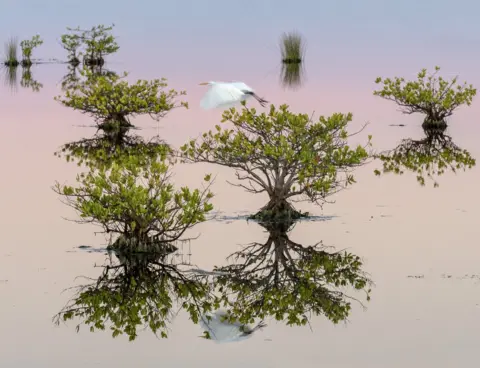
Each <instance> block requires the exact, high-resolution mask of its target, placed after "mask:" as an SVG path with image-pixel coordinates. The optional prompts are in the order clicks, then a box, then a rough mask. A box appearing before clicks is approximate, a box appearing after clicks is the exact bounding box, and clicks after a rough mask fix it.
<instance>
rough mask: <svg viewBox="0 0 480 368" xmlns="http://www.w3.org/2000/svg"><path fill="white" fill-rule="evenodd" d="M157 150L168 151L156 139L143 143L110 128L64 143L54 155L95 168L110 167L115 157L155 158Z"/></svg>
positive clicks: (139, 139) (161, 142) (134, 136)
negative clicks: (91, 135) (89, 136)
mask: <svg viewBox="0 0 480 368" xmlns="http://www.w3.org/2000/svg"><path fill="white" fill-rule="evenodd" d="M117 128H118V127H117ZM159 149H162V150H163V149H165V150H169V146H168V145H167V144H166V143H165V142H164V141H163V140H161V139H159V138H158V137H156V138H153V139H151V140H149V141H145V140H144V139H143V138H142V137H140V136H136V135H133V134H125V133H124V132H123V131H122V132H116V131H115V127H112V130H107V131H106V132H104V133H103V134H98V133H97V134H96V135H95V136H94V137H93V138H85V139H81V140H78V141H74V142H69V143H66V144H64V145H63V146H62V147H61V148H60V150H59V151H57V152H55V153H54V155H55V156H57V157H60V158H61V157H63V158H65V160H66V161H67V162H76V163H77V164H78V166H81V165H86V166H89V167H92V168H95V167H98V166H99V165H104V166H110V165H111V164H112V163H113V162H115V161H116V159H117V157H121V156H124V155H136V156H140V157H144V156H150V157H155V156H156V155H157V151H158V150H159Z"/></svg>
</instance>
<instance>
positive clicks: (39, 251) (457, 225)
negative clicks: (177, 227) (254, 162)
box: [0, 0, 480, 368]
mask: <svg viewBox="0 0 480 368" xmlns="http://www.w3.org/2000/svg"><path fill="white" fill-rule="evenodd" d="M92 9H93V10H92ZM478 10H479V5H478V3H477V2H474V1H458V2H455V3H454V2H451V1H435V2H434V1H422V2H419V1H413V0H409V1H403V2H385V1H379V0H378V1H362V2H358V1H343V2H329V3H326V2H323V3H321V2H318V3H315V2H311V1H300V2H298V1H297V2H286V1H273V0H271V1H250V2H247V1H244V2H240V3H237V2H235V3H234V2H227V1H224V2H220V1H206V2H197V1H193V0H192V1H183V2H180V1H179V2H153V1H138V2H136V3H135V4H134V5H132V4H131V3H126V2H123V3H122V2H118V1H117V2H113V1H104V2H99V1H96V2H93V1H90V0H86V1H82V2H73V1H64V2H58V1H53V0H50V1H47V0H45V1H42V2H37V1H33V0H31V1H22V2H17V1H3V2H2V12H1V14H0V34H2V35H5V39H6V37H7V36H9V35H12V36H13V35H17V36H18V37H19V38H27V37H30V36H32V35H33V34H35V33H39V34H40V35H41V36H42V37H43V38H44V40H45V43H44V44H43V45H42V46H41V47H40V48H39V49H38V53H37V54H36V55H35V57H38V58H44V59H48V58H51V57H56V58H62V57H64V55H65V53H64V51H63V50H62V49H61V47H60V46H59V44H58V40H59V37H60V34H61V33H62V32H63V31H64V29H65V27H66V26H76V25H81V26H85V27H88V26H91V25H94V24H98V23H104V24H109V23H111V22H114V23H115V24H116V28H115V34H117V35H118V37H119V38H118V41H119V43H120V46H121V48H120V50H119V52H118V54H116V55H114V56H112V57H111V58H109V59H108V61H109V65H108V67H109V68H111V69H113V70H115V71H118V72H121V71H123V70H127V71H130V72H131V75H130V77H129V78H130V79H132V80H134V79H137V78H146V79H151V78H157V77H162V76H165V77H167V78H168V79H169V83H170V85H171V86H172V87H174V88H178V89H186V90H187V92H188V96H187V98H188V101H190V104H191V108H190V109H189V110H186V111H180V110H179V111H175V112H172V113H171V114H170V115H169V116H168V117H167V118H166V119H164V120H163V121H162V122H161V127H162V129H161V132H162V134H163V135H164V136H165V137H166V139H168V140H169V141H170V142H171V143H172V144H174V145H179V144H181V143H184V142H185V140H186V139H187V138H189V137H193V136H196V135H197V134H199V133H201V132H203V131H205V130H206V129H209V128H211V127H213V125H214V124H216V123H218V120H219V117H220V114H221V112H219V111H208V112H207V111H201V110H200V109H199V107H198V101H199V100H200V97H201V95H202V94H203V93H204V91H205V90H204V89H203V88H202V87H200V86H198V83H200V82H204V81H208V80H231V79H236V80H241V81H244V82H246V83H247V84H249V85H251V86H252V87H253V88H255V89H256V90H257V91H258V92H259V94H260V95H261V96H264V97H265V98H266V99H267V100H269V101H271V102H273V103H276V104H279V103H283V102H288V103H289V104H290V105H291V106H292V109H294V110H295V111H302V112H309V113H310V112H312V111H315V112H316V113H317V114H330V113H332V112H335V111H342V112H347V111H352V112H353V113H354V122H355V123H354V124H356V125H355V126H360V124H361V123H363V122H365V121H370V123H371V124H370V125H369V127H368V129H369V130H368V131H366V132H365V135H366V134H372V135H373V136H374V143H375V144H376V145H377V147H378V148H379V149H389V148H390V149H391V148H392V147H395V145H396V144H398V142H399V140H400V139H402V138H405V137H414V138H415V137H416V138H420V137H422V135H423V132H422V130H421V128H420V126H419V123H421V120H422V118H421V117H418V116H414V115H412V116H405V115H401V114H400V113H398V112H397V111H396V107H395V106H394V105H393V104H391V103H389V102H388V101H382V100H379V99H378V98H375V97H374V96H372V90H373V88H374V87H375V86H374V84H373V80H374V79H375V77H377V76H379V75H381V76H394V75H399V76H400V75H401V76H405V77H407V78H413V77H415V74H416V73H417V72H418V71H419V69H420V68H422V67H427V68H433V66H434V65H436V64H438V65H440V66H441V67H442V74H443V75H446V76H453V75H456V74H459V75H460V80H461V81H463V80H467V81H468V82H471V83H473V84H474V85H479V83H480V74H479V73H478V59H479V56H480V51H479V50H480V48H478V47H477V46H476V45H477V44H478V42H479V41H480V39H479V36H478V34H480V32H479V31H480V29H479V28H480V24H479V23H478V22H477V18H476V17H477V15H478ZM19 19H20V20H21V21H19ZM289 30H298V31H300V32H301V33H302V34H303V35H304V36H305V38H306V40H307V53H306V74H307V78H306V82H305V84H304V85H303V86H302V88H300V89H299V90H297V91H290V90H284V89H282V88H281V86H280V85H279V73H280V65H279V51H278V48H277V44H278V40H279V36H280V35H281V34H282V32H285V31H289ZM66 72H67V68H66V67H65V66H63V65H42V66H34V67H32V77H33V78H34V79H35V80H38V81H39V82H40V83H42V84H43V85H44V87H43V88H42V90H41V91H40V92H39V93H35V92H32V91H31V90H28V89H22V88H20V89H19V91H18V92H17V93H16V94H10V93H9V92H8V90H7V89H6V88H5V87H4V86H3V84H2V87H1V88H0V96H1V97H0V108H1V110H0V123H1V124H0V137H2V145H0V165H1V167H2V172H3V173H4V174H3V175H4V176H5V177H7V178H8V180H2V181H1V183H0V188H1V191H0V193H1V194H0V200H1V210H0V220H1V223H2V224H3V227H2V229H6V230H4V231H3V233H2V248H1V251H0V280H6V279H8V282H2V283H0V300H2V307H1V308H2V311H4V310H6V312H2V313H1V314H0V322H1V324H2V326H3V327H2V332H0V342H1V346H2V347H3V349H5V350H1V348H0V350H1V351H2V354H1V355H2V356H3V357H4V358H5V362H4V364H5V366H11V367H16V366H32V365H35V364H36V365H37V366H41V367H43V366H45V367H52V366H53V367H56V366H58V367H61V366H71V367H85V366H89V365H95V364H103V365H108V364H114V365H115V366H118V367H123V366H131V365H133V364H134V363H135V364H138V363H139V362H140V364H141V365H142V366H146V367H150V366H152V367H153V366H158V364H165V365H166V366H169V367H193V366H206V365H209V366H213V367H215V366H219V367H220V366H222V367H223V366H231V367H245V366H246V365H250V366H268V365H270V366H274V367H282V366H291V365H292V364H295V365H299V366H302V367H313V366H315V367H316V366H318V362H321V363H323V364H325V365H326V366H329V367H345V366H357V367H369V368H370V367H397V366H398V367H406V366H416V365H418V366H425V367H430V366H435V367H449V366H468V365H469V364H471V362H472V361H474V357H475V356H476V355H475V354H476V350H475V349H476V345H474V342H475V341H476V340H475V339H476V337H475V336H476V334H477V332H476V326H477V325H478V322H479V321H478V313H477V312H478V303H479V302H480V299H479V297H478V292H477V291H478V290H477V288H476V286H475V283H474V282H473V281H469V280H461V279H460V278H459V277H460V276H464V274H467V273H468V274H472V273H474V272H475V271H476V270H477V268H478V258H479V256H480V254H479V252H478V244H477V239H478V236H479V234H478V231H477V228H478V226H477V218H478V216H479V215H480V214H479V213H478V208H479V204H480V203H479V200H478V196H477V195H476V193H477V187H478V184H477V183H478V180H479V177H478V169H476V168H474V169H472V170H470V171H469V172H466V173H460V174H459V175H457V176H455V175H445V177H442V178H441V179H440V181H439V182H440V187H439V188H437V189H435V190H433V189H431V188H430V187H428V188H421V187H419V186H418V184H417V183H416V182H415V180H414V178H413V180H412V177H408V176H406V177H402V178H398V177H385V178H381V179H379V178H375V177H374V176H373V174H372V171H373V167H366V168H363V169H361V170H360V171H359V172H358V176H357V178H358V184H356V185H355V186H353V187H352V189H350V190H349V191H346V192H344V193H341V194H340V195H338V196H336V197H335V199H336V203H335V204H332V205H326V206H325V208H324V210H323V211H320V210H317V212H316V213H317V214H323V215H325V216H335V217H333V218H332V219H331V220H329V221H325V222H321V223H316V222H306V223H303V224H300V225H299V226H298V227H297V228H296V229H295V230H294V231H292V235H291V238H292V239H295V241H298V242H300V243H302V244H311V243H315V242H317V241H319V240H323V241H324V242H325V243H326V244H328V245H332V246H336V247H339V248H349V249H350V250H351V251H352V252H354V253H356V254H359V255H361V256H362V257H364V258H365V260H366V268H367V271H369V272H371V273H372V278H373V279H374V281H375V283H376V288H375V289H374V290H373V293H372V302H371V303H370V304H369V305H368V310H367V312H365V313H363V312H362V311H361V310H358V309H355V310H354V311H353V313H352V316H351V318H350V319H351V323H350V324H349V325H348V327H347V328H343V327H341V326H337V327H335V326H332V325H331V324H330V323H329V322H328V321H326V320H324V319H321V318H320V319H318V320H316V321H315V322H314V326H313V327H314V332H313V333H311V332H310V331H309V330H308V329H301V328H298V329H285V328H284V327H282V326H274V325H272V326H269V329H268V330H266V331H265V332H260V333H259V334H260V335H258V336H256V337H253V338H252V339H251V341H248V342H246V343H245V344H239V345H232V347H231V348H228V349H226V348H224V347H217V346H216V345H214V344H209V343H208V342H207V341H203V340H202V339H198V338H197V336H198V334H199V331H198V326H191V323H190V322H189V321H187V320H186V319H181V318H179V319H178V320H177V321H176V322H175V326H174V328H173V329H172V334H171V338H170V339H169V340H168V341H158V340H155V339H154V338H153V337H149V336H146V335H144V336H142V337H141V339H140V340H139V342H138V343H136V344H128V342H126V341H124V340H121V339H116V340H112V339H111V338H110V335H109V334H108V333H106V334H101V333H99V334H90V333H88V332H85V333H82V334H78V335H76V334H75V331H74V329H73V328H72V329H69V328H60V329H54V328H53V327H52V324H51V320H50V318H49V317H50V316H51V315H53V314H54V313H55V312H56V311H57V310H58V307H59V306H61V305H63V303H64V302H65V295H59V291H61V290H62V289H63V288H65V287H68V286H71V282H72V281H73V278H74V277H75V276H78V275H79V274H84V275H89V276H92V277H95V276H96V271H98V270H96V269H94V268H93V267H92V265H93V264H94V263H95V262H97V263H100V262H102V260H103V257H104V256H103V254H101V253H87V252H76V253H67V252H66V250H69V249H70V250H71V249H72V248H74V247H76V246H78V245H80V244H90V245H95V246H102V244H103V243H102V240H99V237H98V236H95V235H93V233H92V229H91V228H88V227H78V225H76V224H72V223H68V222H66V221H64V220H63V219H62V218H61V216H66V217H69V218H72V217H73V216H74V214H73V213H72V212H71V211H69V210H68V209H65V208H64V206H63V205H62V204H61V203H59V201H58V200H57V198H56V196H55V195H54V194H53V193H52V191H51V190H50V186H51V185H52V184H53V181H54V180H59V181H61V182H63V181H66V180H73V178H74V175H75V173H76V170H77V169H76V167H75V166H74V165H73V166H71V165H68V164H66V163H64V162H63V161H61V160H59V159H57V158H55V157H54V156H53V152H54V151H55V150H57V149H58V147H59V146H61V145H62V144H64V143H66V142H68V141H73V140H77V139H80V138H81V137H89V135H90V134H93V133H94V130H93V129H90V130H89V129H86V128H77V127H75V125H89V124H91V122H90V119H89V118H88V117H86V116H84V115H81V114H79V113H77V112H74V111H69V110H67V109H66V108H63V107H62V106H60V104H58V103H56V102H55V101H53V96H55V95H57V94H59V93H61V92H60V81H61V79H62V77H63V76H64V75H65V73H66ZM18 74H19V77H20V75H21V73H20V71H19V72H18ZM479 112H480V103H477V100H474V104H473V105H472V106H471V107H465V108H461V109H460V110H459V111H458V112H457V113H456V114H454V116H453V117H452V118H451V120H450V121H451V124H450V127H449V134H450V135H451V136H452V139H454V141H455V142H456V143H457V144H458V145H459V146H461V147H462V148H465V149H468V150H470V151H471V153H472V155H474V156H477V155H478V154H479V153H480V151H479V149H478V144H477V140H478V139H477V136H478V133H479V129H478V127H477V124H476V116H477V115H478V113H479ZM392 123H397V124H398V123H404V124H406V125H407V126H406V127H403V128H398V127H389V126H388V124H392ZM417 123H418V125H417ZM139 124H140V125H141V126H142V127H143V128H144V131H143V133H142V134H145V135H149V134H150V133H149V132H150V131H151V132H152V134H153V133H154V132H155V130H154V127H155V126H156V125H155V124H154V123H152V122H151V121H150V120H148V118H147V119H139ZM149 129H150V130H149ZM363 137H364V136H363ZM362 139H363V138H362ZM204 170H205V168H204V167H200V168H195V169H193V168H192V167H188V168H185V167H179V168H178V169H177V172H176V177H175V180H176V181H177V182H178V183H179V184H191V183H192V182H193V181H195V180H196V179H195V178H192V177H193V176H196V177H198V178H200V177H201V174H202V173H203V171H204ZM218 172H219V173H220V175H219V178H218V179H217V182H218V183H219V184H218V185H217V186H216V191H217V192H218V193H217V196H216V197H215V199H214V201H215V203H216V204H218V205H219V207H220V208H219V211H221V212H222V213H226V214H227V215H231V214H233V213H235V212H236V211H245V210H247V211H249V210H254V209H256V208H258V206H259V203H260V202H262V199H260V200H259V199H258V198H254V197H252V196H251V195H248V194H245V193H243V192H242V191H241V190H238V189H236V188H230V187H227V186H225V185H224V184H223V183H224V179H226V178H227V179H231V177H229V175H228V173H226V172H225V171H222V170H218ZM227 222H228V221H227ZM194 230H195V231H194V233H195V234H194V235H196V234H198V233H201V234H202V236H201V237H200V238H199V240H198V243H196V245H195V247H196V249H194V250H193V251H192V252H193V253H194V254H197V255H198V256H197V257H198V258H197V259H196V261H195V262H198V263H199V264H200V265H201V266H202V267H203V268H204V269H211V267H213V266H214V265H215V264H221V262H222V261H223V260H224V258H225V256H226V255H228V254H229V253H231V252H233V251H235V250H236V247H237V245H238V244H245V243H248V242H252V241H262V239H263V237H264V236H265V234H263V232H262V231H261V229H260V228H259V226H258V225H256V224H246V223H245V222H242V221H236V220H235V221H232V222H231V223H222V224H219V223H215V222H211V223H206V224H202V225H200V226H198V227H196V228H194ZM219 249H221V250H222V251H221V252H220V251H219ZM199 250H201V252H200V251H199ZM443 273H449V274H452V275H453V276H452V278H450V279H442V278H441V275H442V274H443ZM419 274H423V275H424V278H422V279H414V278H407V275H419ZM4 301H6V302H4ZM3 308H5V309H3ZM264 339H271V340H272V341H268V342H266V341H265V342H264ZM185 347H188V348H185ZM179 349H180V350H181V349H188V350H186V351H188V353H189V354H188V356H187V354H185V356H181V355H180V354H179V353H178V350H179ZM3 351H6V353H5V354H4V353H3ZM105 351H110V352H113V357H108V358H107V357H106V354H105ZM80 352H81V353H80ZM339 352H341V353H339ZM233 355H235V358H234V359H233V358H232V356H233ZM212 356H214V357H215V362H212ZM52 357H54V358H52ZM252 362H253V363H252ZM312 362H314V363H312Z"/></svg>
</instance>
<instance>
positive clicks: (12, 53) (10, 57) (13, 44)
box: [4, 37, 20, 67]
mask: <svg viewBox="0 0 480 368" xmlns="http://www.w3.org/2000/svg"><path fill="white" fill-rule="evenodd" d="M4 63H5V65H6V66H10V67H15V66H18V64H20V62H19V61H18V39H17V38H16V37H12V38H10V39H9V40H8V41H7V43H6V44H5V61H4Z"/></svg>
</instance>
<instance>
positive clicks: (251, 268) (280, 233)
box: [215, 223, 371, 325]
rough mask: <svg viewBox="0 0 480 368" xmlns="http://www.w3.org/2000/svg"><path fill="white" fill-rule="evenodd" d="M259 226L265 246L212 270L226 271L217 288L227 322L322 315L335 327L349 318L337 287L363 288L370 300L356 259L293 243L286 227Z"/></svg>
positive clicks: (296, 321) (295, 321) (299, 321)
mask: <svg viewBox="0 0 480 368" xmlns="http://www.w3.org/2000/svg"><path fill="white" fill-rule="evenodd" d="M262 226H263V227H265V228H266V229H267V230H268V233H269V237H268V240H267V241H266V242H265V243H252V244H250V245H248V246H246V247H245V248H244V249H242V250H240V251H237V252H235V253H233V254H232V255H231V256H230V257H229V258H230V259H233V260H234V261H233V263H232V264H230V265H227V266H223V267H216V268H215V270H216V271H219V272H222V273H223V272H226V273H227V275H222V274H219V276H217V277H216V285H217V288H218V290H219V291H220V292H221V293H222V297H221V298H222V301H221V303H222V304H223V305H224V306H225V307H226V308H227V311H228V314H229V317H228V318H230V319H231V320H232V321H235V320H239V321H240V322H242V323H245V324H246V323H251V322H253V319H254V318H260V319H262V320H263V319H264V318H266V317H274V318H275V319H276V320H278V321H285V322H286V323H287V324H288V325H305V324H306V323H308V320H309V316H310V315H325V316H326V317H327V318H328V319H329V320H331V321H332V322H334V323H337V322H339V321H342V320H345V319H346V318H347V317H348V315H349V311H350V308H351V305H350V300H352V299H353V298H352V297H349V296H347V295H346V294H345V292H344V291H342V289H345V288H346V287H353V288H354V289H356V290H363V291H365V292H366V298H367V300H369V299H370V296H369V294H370V289H369V285H370V284H371V281H370V280H369V279H368V278H367V276H366V274H365V273H364V272H363V271H362V269H361V267H362V262H361V260H360V258H359V257H357V256H355V255H353V254H350V253H347V252H328V251H327V248H326V247H322V246H320V245H319V244H317V245H313V246H303V245H301V244H298V243H296V242H294V241H292V240H290V239H289V237H288V235H287V232H288V231H289V227H290V226H291V223H288V224H282V223H275V224H273V223H270V224H262ZM355 300H356V299H355Z"/></svg>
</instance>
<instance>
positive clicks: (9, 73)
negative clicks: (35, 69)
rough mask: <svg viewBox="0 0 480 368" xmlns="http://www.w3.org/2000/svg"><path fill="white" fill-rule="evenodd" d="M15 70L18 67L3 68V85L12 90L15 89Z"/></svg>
mask: <svg viewBox="0 0 480 368" xmlns="http://www.w3.org/2000/svg"><path fill="white" fill-rule="evenodd" d="M17 70H18V68H17V67H16V66H6V67H4V68H3V73H4V82H5V85H6V86H7V87H8V88H10V90H11V91H13V92H15V91H16V90H17Z"/></svg>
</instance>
